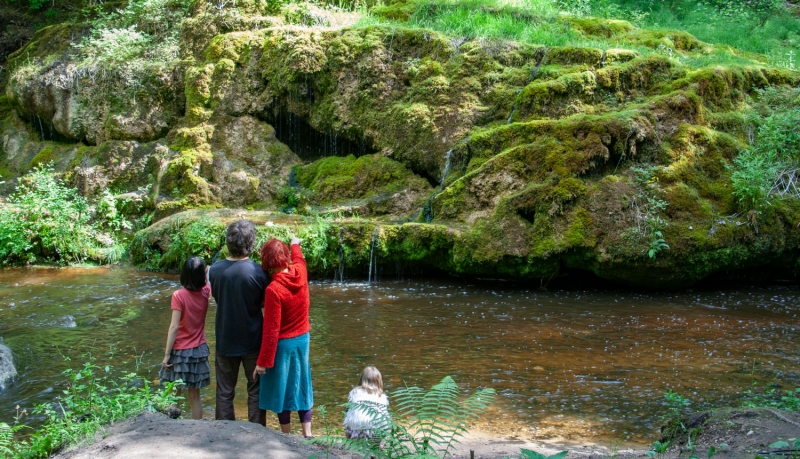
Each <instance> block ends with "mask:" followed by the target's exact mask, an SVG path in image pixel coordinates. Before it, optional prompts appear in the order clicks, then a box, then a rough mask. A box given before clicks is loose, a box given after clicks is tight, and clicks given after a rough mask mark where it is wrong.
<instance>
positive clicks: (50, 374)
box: [0, 268, 800, 444]
mask: <svg viewBox="0 0 800 459" xmlns="http://www.w3.org/2000/svg"><path fill="white" fill-rule="evenodd" d="M178 287H179V283H178V280H177V276H172V275H164V274H153V273H144V272H139V271H135V270H132V269H128V268H69V269H47V268H31V269H6V270H0V337H2V339H3V344H4V345H5V346H8V347H9V348H10V349H11V350H12V351H13V353H14V355H15V359H16V369H17V372H18V375H17V376H16V378H15V380H14V383H13V384H10V385H7V387H6V388H5V389H4V390H2V392H0V421H5V422H10V421H12V420H13V416H14V414H15V408H14V407H15V406H16V405H20V406H21V407H24V408H31V407H33V406H35V405H36V404H38V403H43V402H47V401H51V400H52V399H53V397H54V396H55V395H56V391H57V390H58V389H57V384H58V383H60V382H62V379H63V376H61V372H62V371H63V370H64V369H65V368H67V367H69V366H77V365H79V362H81V361H82V359H83V357H82V356H83V355H84V354H86V353H88V352H92V353H93V355H95V356H96V357H97V359H98V361H99V362H101V363H104V362H107V361H109V360H110V361H113V362H115V363H116V364H118V365H119V366H120V368H121V369H122V368H125V369H132V368H134V367H136V366H137V365H138V366H139V368H140V370H141V371H142V372H145V373H146V374H147V375H149V377H150V379H156V378H157V372H158V366H159V363H160V360H161V356H162V355H163V346H164V341H165V339H166V330H167V325H168V322H169V317H170V311H169V299H170V295H171V293H172V291H174V290H175V289H176V288H178ZM311 298H312V307H311V320H312V327H313V328H312V343H311V346H312V349H311V354H312V371H313V375H314V388H315V396H316V402H317V405H326V406H327V407H328V408H329V411H331V412H332V415H331V419H332V422H334V423H336V422H338V419H340V415H339V414H338V413H339V409H338V408H335V405H337V404H340V403H343V402H344V401H346V396H347V392H348V391H349V390H350V388H351V387H352V385H353V384H355V383H356V382H357V379H358V375H359V372H360V370H361V368H362V367H363V366H364V365H367V364H374V365H377V366H378V368H379V369H380V370H381V371H382V372H383V375H384V381H385V383H386V386H387V388H388V389H389V390H391V389H392V388H397V387H400V386H402V385H403V384H409V385H420V386H423V387H429V386H430V385H431V384H433V383H434V382H437V381H438V380H440V379H441V378H442V377H444V376H446V375H452V376H453V377H454V378H455V380H456V381H457V382H458V383H460V384H461V385H462V387H463V388H464V390H465V392H467V391H472V390H474V389H475V388H478V387H485V386H489V387H493V388H495V389H496V390H497V392H498V400H497V402H496V403H495V405H494V407H493V409H492V410H491V411H490V412H489V413H487V414H486V415H484V417H483V419H482V420H481V422H480V423H479V426H478V427H479V428H480V429H482V430H486V431H489V432H493V433H496V434H502V435H512V436H518V437H524V438H531V437H535V438H539V439H542V438H561V439H574V440H577V439H586V440H592V441H595V442H597V443H601V444H603V443H605V444H608V443H609V442H610V441H612V440H613V439H617V440H621V441H622V442H624V443H640V444H643V443H650V442H652V441H653V440H654V439H656V438H657V433H656V432H657V429H658V426H659V425H660V424H659V423H660V420H661V416H662V415H663V414H664V413H665V412H666V410H667V407H666V406H665V405H664V398H663V394H664V392H666V391H667V390H670V389H671V390H673V391H675V392H677V393H680V394H682V395H684V396H685V397H687V398H688V399H690V400H691V402H692V408H701V407H714V406H732V405H737V404H739V403H741V400H742V392H743V391H745V390H747V389H749V388H750V387H751V385H752V384H753V383H754V382H755V383H757V385H756V388H757V389H758V388H762V387H772V386H771V385H774V384H777V385H780V386H782V387H784V388H794V387H800V321H798V313H800V288H798V287H796V286H794V285H792V286H771V287H749V286H741V287H731V288H725V289H716V290H688V291H684V292H680V293H642V292H632V291H623V290H614V291H610V290H609V291H597V290H568V291H563V290H562V291H540V290H534V289H531V290H525V289H522V288H520V287H519V286H516V287H511V286H504V285H491V284H471V283H468V282H464V281H458V280H444V281H441V280H439V281H434V280H430V281H427V280H413V281H381V282H379V283H376V284H372V285H369V284H366V283H334V282H315V283H313V284H312V286H311ZM215 312H216V306H215V305H214V303H213V302H212V305H211V308H210V309H209V315H208V319H207V325H206V332H207V335H208V339H209V344H210V345H211V347H212V349H213V342H214V335H213V331H214V326H213V323H214V314H215ZM65 357H66V358H70V359H71V361H70V362H67V361H65ZM212 365H213V364H212ZM212 376H213V373H212ZM241 385H242V381H241V380H240V386H241ZM213 387H214V386H213V379H212V386H211V387H208V388H205V389H203V391H202V395H203V399H204V404H205V405H206V416H213V400H214V390H213ZM237 393H238V394H244V390H243V387H241V388H240V389H239V390H238V391H237ZM243 402H244V399H243V397H242V396H241V395H240V396H239V397H238V398H237V416H239V417H242V416H245V415H246V409H245V405H244V403H243ZM35 422H36V420H35V419H29V420H28V423H35ZM270 422H271V423H274V421H273V420H272V419H270ZM315 423H316V425H319V423H321V420H320V419H317V420H316V421H315Z"/></svg>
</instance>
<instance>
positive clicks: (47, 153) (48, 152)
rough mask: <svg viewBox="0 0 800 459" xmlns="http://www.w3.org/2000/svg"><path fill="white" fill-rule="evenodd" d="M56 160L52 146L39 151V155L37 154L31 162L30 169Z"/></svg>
mask: <svg viewBox="0 0 800 459" xmlns="http://www.w3.org/2000/svg"><path fill="white" fill-rule="evenodd" d="M54 159H55V156H54V151H53V147H52V146H47V147H45V148H42V149H41V150H40V151H39V153H37V154H36V156H34V157H33V159H32V160H31V162H30V167H34V166H38V165H42V164H48V163H50V162H52V161H53V160H54Z"/></svg>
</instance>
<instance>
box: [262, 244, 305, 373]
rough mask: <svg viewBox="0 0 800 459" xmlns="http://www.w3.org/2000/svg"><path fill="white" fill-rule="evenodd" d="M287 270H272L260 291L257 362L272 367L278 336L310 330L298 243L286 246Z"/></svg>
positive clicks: (302, 264)
mask: <svg viewBox="0 0 800 459" xmlns="http://www.w3.org/2000/svg"><path fill="white" fill-rule="evenodd" d="M290 251H291V255H292V264H291V265H289V271H287V272H280V273H275V274H273V275H272V281H271V282H270V283H269V285H268V286H267V289H266V292H265V293H264V329H263V334H262V339H261V352H260V353H259V355H258V362H257V363H258V366H261V367H264V368H272V367H273V365H275V351H276V350H277V348H278V340H279V339H286V338H294V337H297V336H300V335H303V334H305V333H308V332H309V331H310V330H311V323H310V322H309V321H308V307H309V304H310V300H309V296H308V270H307V268H306V260H305V259H304V258H303V252H302V251H301V250H300V245H299V244H292V246H291V247H290Z"/></svg>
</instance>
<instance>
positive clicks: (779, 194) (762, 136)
mask: <svg viewBox="0 0 800 459" xmlns="http://www.w3.org/2000/svg"><path fill="white" fill-rule="evenodd" d="M759 96H760V97H759V104H758V106H757V107H756V110H755V111H754V112H753V113H752V114H751V117H750V118H751V119H750V129H751V132H756V134H755V135H754V136H752V140H751V144H750V146H749V147H748V148H746V149H744V150H743V151H741V152H740V153H739V155H738V156H737V157H736V158H734V160H733V163H732V164H731V165H729V166H728V168H729V169H730V170H731V183H732V185H733V194H734V196H735V197H736V198H737V200H738V201H739V204H740V205H741V206H742V207H743V208H745V209H747V210H749V209H755V210H758V209H761V208H764V207H765V206H767V205H769V204H770V201H771V200H772V199H776V198H791V199H796V198H798V197H800V190H798V189H797V180H798V177H797V175H798V171H799V170H800V124H798V123H797V120H798V119H800V89H798V88H791V89H777V88H767V89H763V90H761V91H760V94H759Z"/></svg>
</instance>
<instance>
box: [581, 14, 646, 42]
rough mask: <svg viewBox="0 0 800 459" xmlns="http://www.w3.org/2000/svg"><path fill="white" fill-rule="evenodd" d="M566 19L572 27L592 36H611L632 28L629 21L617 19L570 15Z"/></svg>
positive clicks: (624, 33)
mask: <svg viewBox="0 0 800 459" xmlns="http://www.w3.org/2000/svg"><path fill="white" fill-rule="evenodd" d="M567 20H568V21H569V24H570V26H571V27H572V28H574V29H575V30H578V31H580V32H581V33H583V34H584V35H588V36H592V37H603V38H613V37H618V36H621V35H626V34H627V33H629V32H631V31H632V30H634V27H633V25H631V23H630V22H628V21H620V20H617V19H601V18H589V17H587V18H576V17H571V18H568V19H567Z"/></svg>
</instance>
